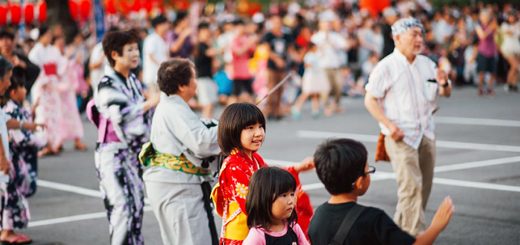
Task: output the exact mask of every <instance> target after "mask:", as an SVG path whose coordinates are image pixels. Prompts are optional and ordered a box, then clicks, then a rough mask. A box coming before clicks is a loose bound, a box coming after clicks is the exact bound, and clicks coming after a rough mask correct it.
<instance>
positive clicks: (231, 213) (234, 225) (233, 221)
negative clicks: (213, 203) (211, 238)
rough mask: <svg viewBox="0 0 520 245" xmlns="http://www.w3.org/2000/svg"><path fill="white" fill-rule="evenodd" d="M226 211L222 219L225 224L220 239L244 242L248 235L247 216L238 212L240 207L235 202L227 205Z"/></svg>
mask: <svg viewBox="0 0 520 245" xmlns="http://www.w3.org/2000/svg"><path fill="white" fill-rule="evenodd" d="M226 211H227V212H226V213H227V215H226V217H225V218H224V219H223V220H225V223H224V225H223V227H222V237H223V238H225V239H230V240H237V241H243V240H245V239H246V237H247V234H248V233H249V228H248V227H247V216H246V215H245V214H244V213H243V212H241V211H240V206H239V205H238V203H237V202H235V201H232V202H230V203H229V207H228V208H227V210H226Z"/></svg>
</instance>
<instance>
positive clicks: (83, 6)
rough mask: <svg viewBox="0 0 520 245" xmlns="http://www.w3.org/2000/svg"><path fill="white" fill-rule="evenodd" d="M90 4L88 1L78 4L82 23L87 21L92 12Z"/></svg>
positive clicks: (84, 0)
mask: <svg viewBox="0 0 520 245" xmlns="http://www.w3.org/2000/svg"><path fill="white" fill-rule="evenodd" d="M91 6H92V5H91V3H90V1H89V0H83V1H81V2H80V4H79V15H80V19H81V20H82V21H87V20H88V18H89V17H90V14H91V12H92V9H91Z"/></svg>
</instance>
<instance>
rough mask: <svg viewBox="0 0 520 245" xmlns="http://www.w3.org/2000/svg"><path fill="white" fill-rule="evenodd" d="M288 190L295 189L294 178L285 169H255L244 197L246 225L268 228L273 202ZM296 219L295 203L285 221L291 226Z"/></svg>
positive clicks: (271, 219)
mask: <svg viewBox="0 0 520 245" xmlns="http://www.w3.org/2000/svg"><path fill="white" fill-rule="evenodd" d="M290 191H296V180H295V179H294V177H293V176H292V175H291V174H290V173H289V172H287V171H286V170H283V169H281V168H278V167H265V168H261V169H259V170H258V171H256V172H255V173H254V174H253V176H252V177H251V181H250V182H249V192H248V193H247V198H246V212H247V226H248V227H249V228H254V227H261V228H264V229H269V228H270V224H272V223H273V220H274V218H273V213H272V211H271V210H272V207H273V202H274V201H275V200H276V198H277V197H278V196H280V195H282V194H284V193H286V192H290ZM295 198H296V197H295ZM295 204H296V201H295ZM297 220H298V216H297V214H296V205H295V208H294V209H293V211H292V214H291V216H290V217H289V218H288V219H287V223H288V224H289V225H290V226H291V227H292V225H294V223H296V221H297Z"/></svg>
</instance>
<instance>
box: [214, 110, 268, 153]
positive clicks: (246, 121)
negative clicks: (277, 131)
mask: <svg viewBox="0 0 520 245" xmlns="http://www.w3.org/2000/svg"><path fill="white" fill-rule="evenodd" d="M256 123H260V124H261V125H262V127H263V128H264V130H266V128H265V117H264V114H262V111H260V109H259V108H258V107H257V106H256V105H253V104H250V103H235V104H231V105H229V106H228V107H226V109H225V110H224V112H222V115H221V116H220V121H219V123H218V145H219V146H220V149H221V150H222V152H223V153H224V154H225V155H229V154H230V153H231V151H232V150H233V149H235V148H237V149H242V144H241V143H240V135H241V134H242V130H243V129H245V128H246V127H247V126H251V125H254V124H256Z"/></svg>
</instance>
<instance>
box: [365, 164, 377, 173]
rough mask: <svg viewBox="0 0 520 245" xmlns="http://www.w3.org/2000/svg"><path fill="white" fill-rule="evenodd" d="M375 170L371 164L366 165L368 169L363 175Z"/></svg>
mask: <svg viewBox="0 0 520 245" xmlns="http://www.w3.org/2000/svg"><path fill="white" fill-rule="evenodd" d="M375 172H376V167H374V166H372V165H368V171H366V172H365V175H367V174H373V173H375Z"/></svg>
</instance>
